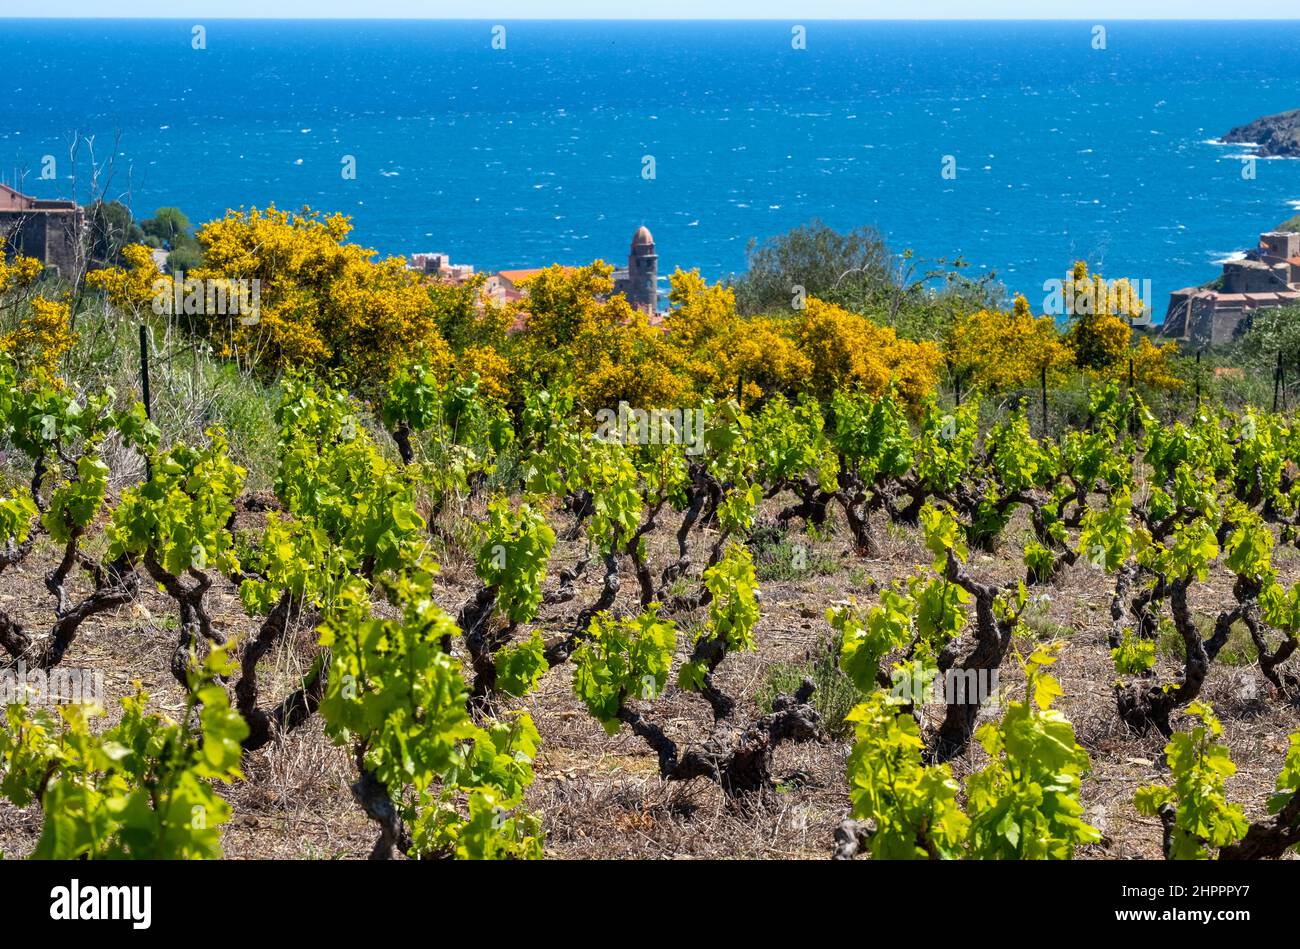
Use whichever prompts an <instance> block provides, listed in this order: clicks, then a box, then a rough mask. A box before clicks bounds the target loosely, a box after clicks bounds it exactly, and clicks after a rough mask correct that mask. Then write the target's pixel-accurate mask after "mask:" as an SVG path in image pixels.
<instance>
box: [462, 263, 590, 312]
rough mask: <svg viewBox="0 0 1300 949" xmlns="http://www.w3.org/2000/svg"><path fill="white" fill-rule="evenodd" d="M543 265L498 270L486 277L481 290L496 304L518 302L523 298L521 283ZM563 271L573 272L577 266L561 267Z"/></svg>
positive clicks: (534, 275)
mask: <svg viewBox="0 0 1300 949" xmlns="http://www.w3.org/2000/svg"><path fill="white" fill-rule="evenodd" d="M546 269H547V268H545V267H525V268H522V269H519V270H498V271H497V272H496V273H494V274H492V275H491V276H489V277H488V278H487V283H485V284H484V285H483V291H484V292H485V293H486V294H487V295H488V298H489V299H490V300H492V302H493V303H496V304H497V305H498V306H505V305H506V304H507V303H518V302H519V301H520V300H522V299H523V298H524V290H523V287H522V286H521V284H523V282H524V281H525V280H527V279H528V278H529V277H536V276H537V275H538V274H539V273H541V272H542V271H543V270H546ZM560 269H561V270H563V271H564V272H565V273H573V272H574V271H576V270H577V269H578V268H577V267H561V268H560Z"/></svg>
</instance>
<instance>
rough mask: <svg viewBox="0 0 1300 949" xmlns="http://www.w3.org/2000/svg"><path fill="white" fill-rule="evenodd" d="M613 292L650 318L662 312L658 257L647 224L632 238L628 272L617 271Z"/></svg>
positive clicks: (628, 257)
mask: <svg viewBox="0 0 1300 949" xmlns="http://www.w3.org/2000/svg"><path fill="white" fill-rule="evenodd" d="M614 292H615V293H622V294H623V295H624V296H626V297H627V302H628V303H630V304H632V307H633V308H634V309H637V310H643V311H644V312H646V313H648V314H649V315H651V316H655V315H656V314H657V313H658V311H659V255H658V254H656V253H655V239H654V237H653V236H652V235H651V234H650V228H648V227H646V226H645V225H644V224H642V225H641V226H640V227H638V228H637V229H636V233H635V234H633V235H632V249H631V250H630V251H629V252H628V255H627V269H626V270H616V271H614Z"/></svg>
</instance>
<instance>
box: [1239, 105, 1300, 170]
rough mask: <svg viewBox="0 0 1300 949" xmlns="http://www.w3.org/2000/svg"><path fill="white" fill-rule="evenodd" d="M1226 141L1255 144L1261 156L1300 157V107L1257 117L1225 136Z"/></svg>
mask: <svg viewBox="0 0 1300 949" xmlns="http://www.w3.org/2000/svg"><path fill="white" fill-rule="evenodd" d="M1223 140H1224V141H1225V142H1232V143H1234V144H1255V145H1258V146H1259V151H1258V152H1257V153H1256V154H1258V155H1260V156H1261V157H1267V156H1270V155H1281V156H1282V157H1284V158H1300V109H1292V110H1291V111H1290V112H1280V113H1278V114H1277V115H1267V116H1265V117H1264V118H1262V119H1256V120H1255V121H1254V122H1251V123H1250V124H1249V125H1238V126H1237V127H1236V128H1235V129H1233V130H1232V131H1231V132H1229V133H1228V134H1227V135H1225V136H1223Z"/></svg>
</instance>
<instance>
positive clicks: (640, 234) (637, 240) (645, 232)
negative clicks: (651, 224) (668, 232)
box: [632, 224, 655, 247]
mask: <svg viewBox="0 0 1300 949" xmlns="http://www.w3.org/2000/svg"><path fill="white" fill-rule="evenodd" d="M654 242H655V239H654V236H653V235H652V234H651V233H650V228H648V227H646V226H645V225H644V224H642V225H641V226H640V227H638V228H637V229H636V233H635V234H633V235H632V246H633V247H653V246H654Z"/></svg>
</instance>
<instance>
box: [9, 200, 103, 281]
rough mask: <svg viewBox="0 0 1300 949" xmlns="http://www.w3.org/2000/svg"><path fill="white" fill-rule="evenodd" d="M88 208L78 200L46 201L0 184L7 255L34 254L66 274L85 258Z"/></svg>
mask: <svg viewBox="0 0 1300 949" xmlns="http://www.w3.org/2000/svg"><path fill="white" fill-rule="evenodd" d="M85 233H86V214H85V211H84V210H83V209H82V208H80V207H78V206H77V203H76V202H75V201H46V200H42V199H40V198H33V197H31V196H29V195H25V194H22V193H20V192H18V191H15V190H14V189H13V188H11V187H9V186H8V185H5V184H0V236H2V237H4V239H5V256H6V257H10V258H12V257H14V256H15V255H17V254H22V255H23V256H26V257H35V258H36V259H37V260H39V261H40V262H41V263H43V264H45V266H47V267H51V268H53V269H54V270H56V271H57V272H58V273H59V274H61V275H63V276H73V275H75V274H76V273H77V271H78V269H79V268H80V266H81V265H82V263H83V261H84V259H85V258H84V252H83V243H82V242H83V239H84V238H85Z"/></svg>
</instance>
